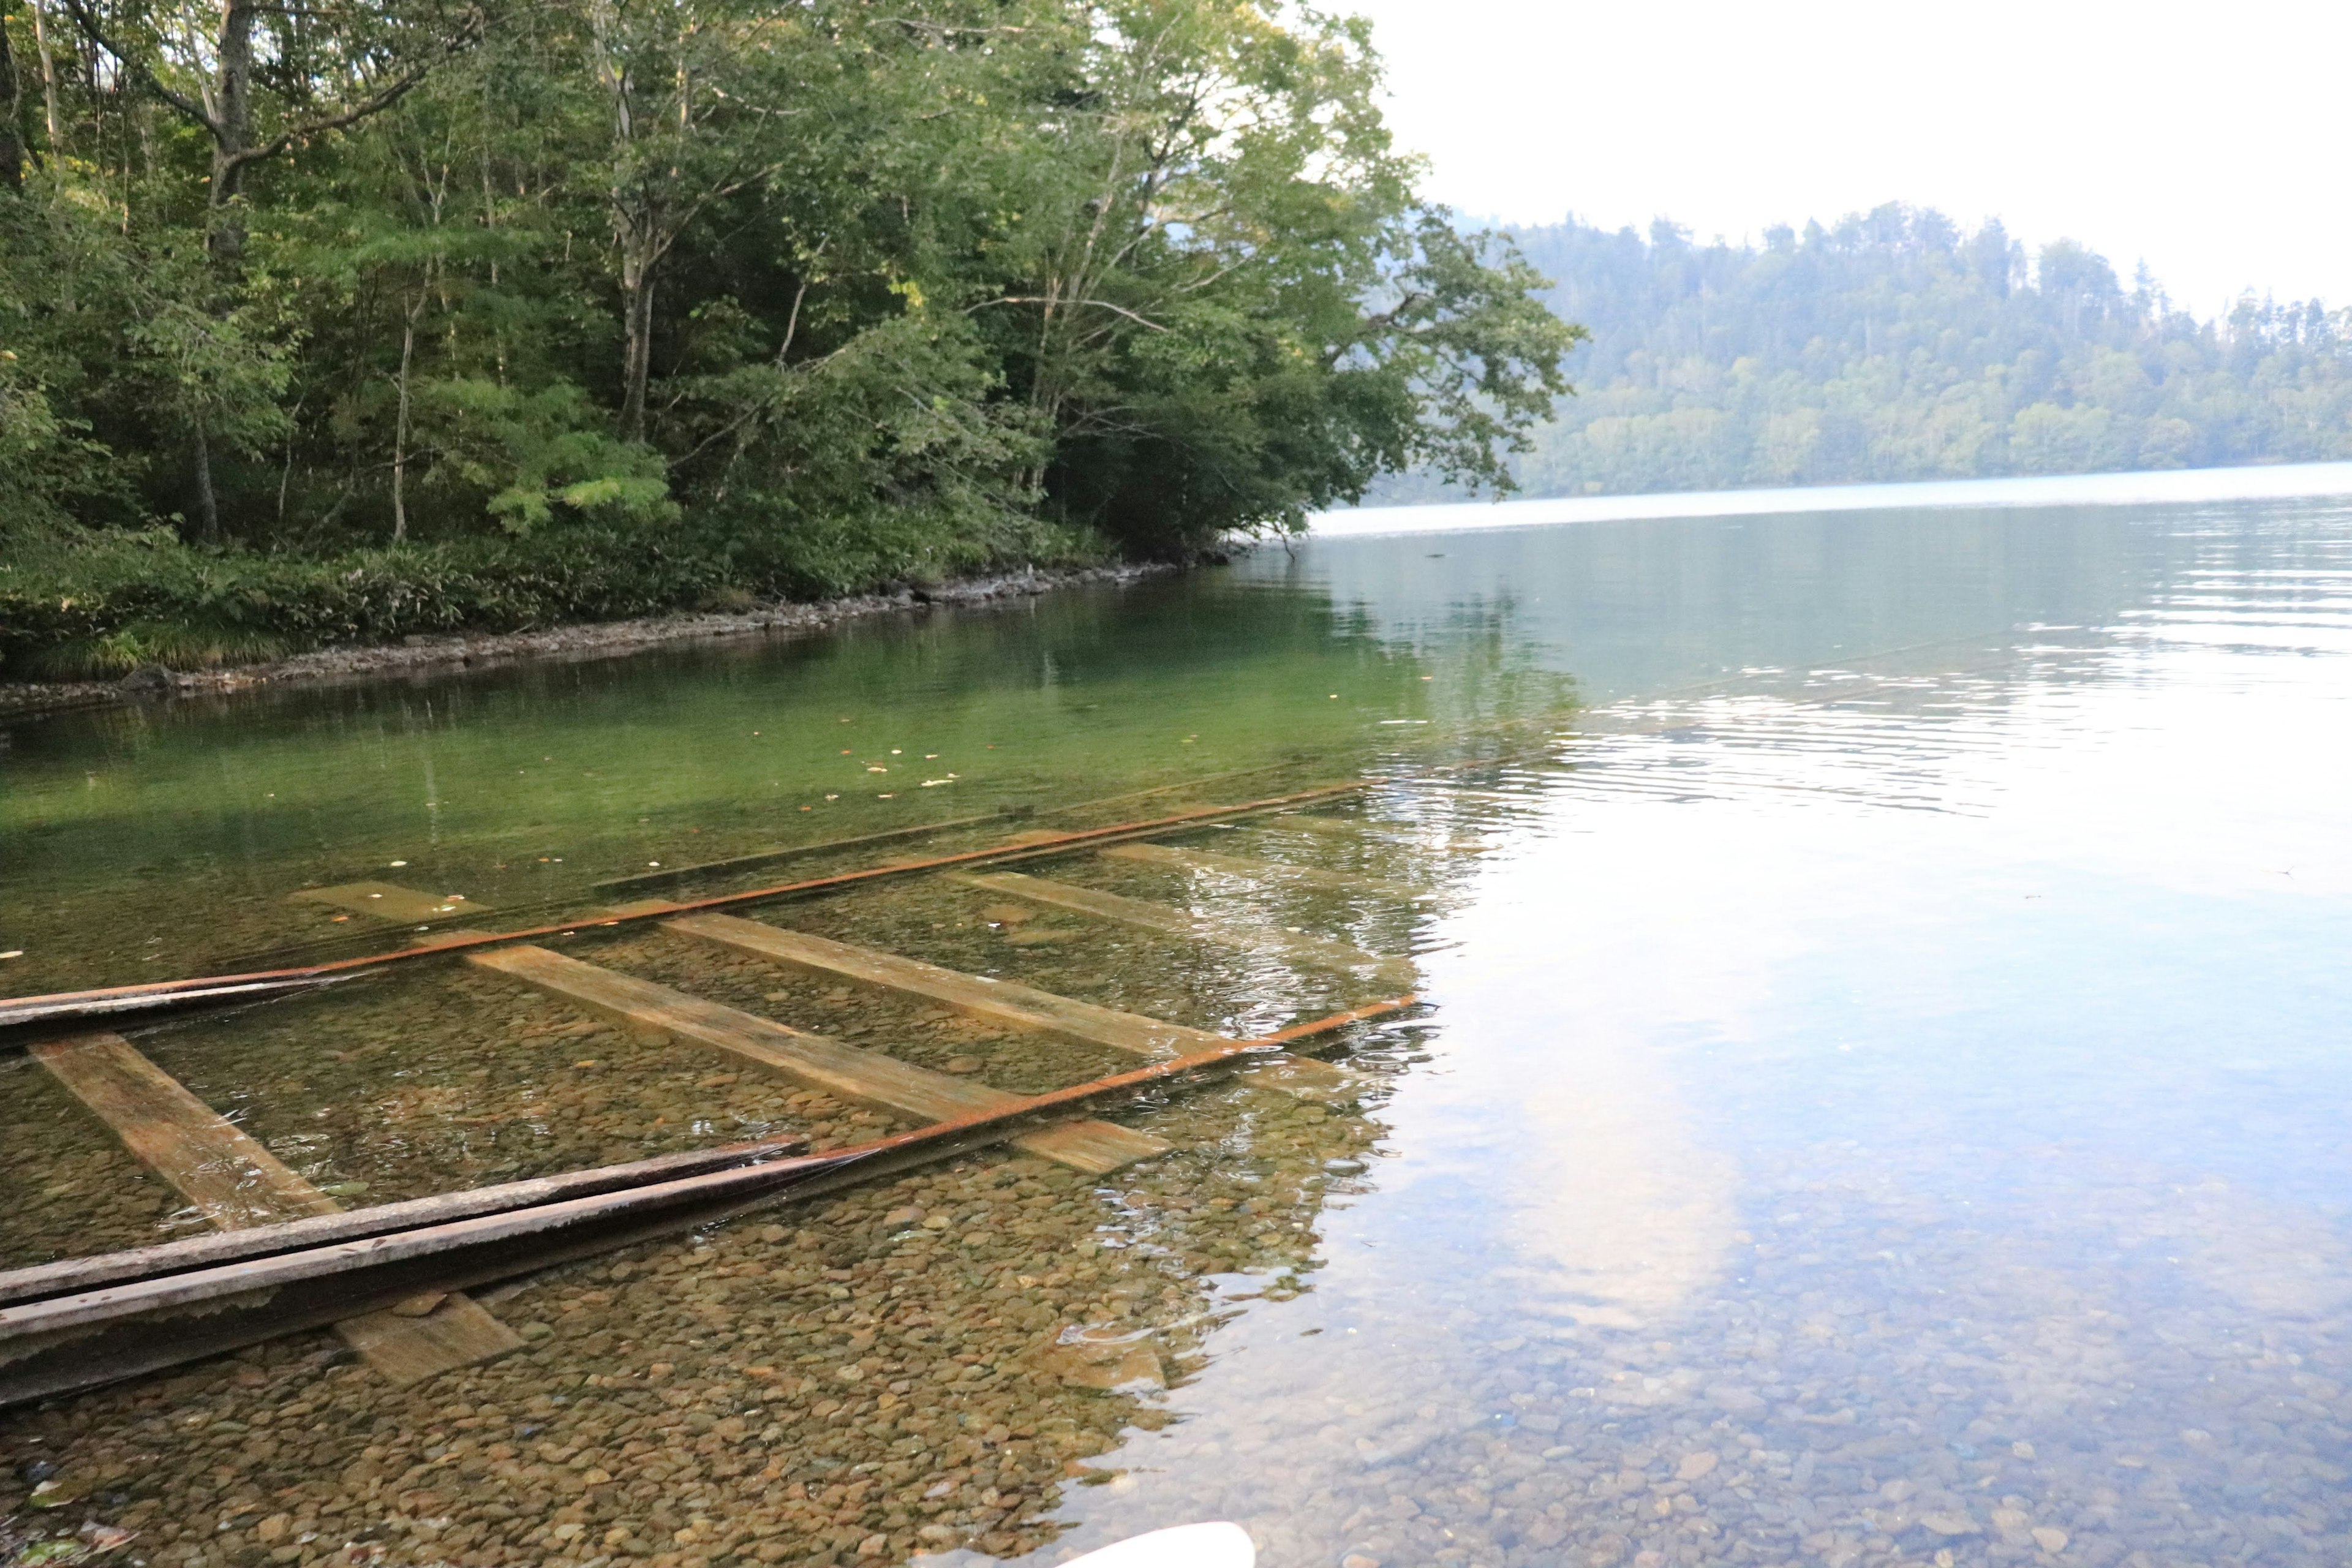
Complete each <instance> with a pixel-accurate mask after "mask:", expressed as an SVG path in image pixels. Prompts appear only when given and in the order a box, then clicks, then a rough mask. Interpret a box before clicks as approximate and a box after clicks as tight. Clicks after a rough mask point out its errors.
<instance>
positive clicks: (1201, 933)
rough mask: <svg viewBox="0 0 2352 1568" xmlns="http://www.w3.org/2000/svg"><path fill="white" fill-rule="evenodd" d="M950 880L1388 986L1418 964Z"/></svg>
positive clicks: (1094, 900)
mask: <svg viewBox="0 0 2352 1568" xmlns="http://www.w3.org/2000/svg"><path fill="white" fill-rule="evenodd" d="M950 876H951V877H952V879H954V880H955V881H958V882H961V883H964V884H965V885H966V886H968V887H974V888H985V889H988V890H989V891H990V892H992V893H1010V894H1012V895H1013V897H1015V898H1022V899H1027V900H1030V901H1031V902H1032V903H1039V904H1046V905H1050V906H1051V907H1053V908H1055V909H1061V910H1076V912H1077V913H1079V914H1085V915H1093V916H1095V917H1096V918H1097V919H1099V920H1107V921H1118V922H1119V923H1121V924H1122V925H1131V926H1140V927H1142V928H1143V929H1145V930H1146V931H1165V932H1166V933H1168V934H1169V935H1171V936H1181V937H1191V938H1192V939H1193V940H1194V941H1196V942H1213V943H1214V944H1216V945H1217V946H1219V947H1231V948H1238V949H1240V950H1241V951H1243V952H1266V953H1272V954H1274V955H1276V957H1279V958H1282V959H1286V960H1287V961H1288V962H1290V963H1297V964H1300V965H1302V966H1304V967H1307V968H1310V969H1328V970H1331V971H1334V972H1335V973H1340V974H1353V975H1357V976H1360V977H1361V978H1363V979H1368V980H1377V981H1379V982H1380V983H1381V984H1384V985H1400V986H1404V985H1411V984H1412V979H1413V974H1412V964H1411V963H1408V962H1406V961H1404V960H1402V959H1393V958H1380V957H1376V956H1375V955H1373V954H1371V953H1369V952H1364V951H1363V950H1362V949H1361V948H1355V947H1349V945H1348V944H1347V943H1345V942H1332V941H1330V940H1329V939H1328V938H1325V937H1319V936H1307V935H1306V934H1305V933H1303V932H1299V931H1273V930H1269V929H1267V928H1265V927H1264V926H1238V925H1235V924H1234V922H1233V921H1223V920H1218V921H1206V920H1202V919H1199V918H1198V917H1196V916H1194V915H1192V914H1190V913H1188V912H1187V911H1185V910H1179V909H1173V908H1171V907H1170V906H1169V905H1166V904H1154V903H1147V902H1145V901H1144V900H1141V899H1129V898H1124V897H1122V896H1120V895H1119V894H1118V893H1105V892H1098V891H1097V890H1096V889H1092V888H1077V887H1073V886H1071V885H1070V884H1069V883H1067V882H1055V881H1049V880H1047V879H1045V878H1043V877H1031V876H1027V875H1024V873H1022V872H1019V871H992V872H987V873H983V874H981V875H972V874H970V873H962V872H958V873H950Z"/></svg>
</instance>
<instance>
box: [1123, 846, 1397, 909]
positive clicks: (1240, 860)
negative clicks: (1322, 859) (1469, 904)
mask: <svg viewBox="0 0 2352 1568" xmlns="http://www.w3.org/2000/svg"><path fill="white" fill-rule="evenodd" d="M1102 854H1103V855H1104V856H1105V857H1107V858H1111V859H1118V860H1140V861H1143V862H1145V863H1146V864H1149V865H1153V866H1173V867H1176V868H1179V869H1180V870H1186V871H1217V872H1222V873H1223V874H1224V875H1226V876H1229V877H1246V878H1248V879H1251V880H1252V881H1257V882H1288V883H1291V884H1294V885H1296V886H1297V887H1301V888H1328V889H1330V890H1332V891H1333V892H1339V893H1377V894H1379V895H1380V896H1381V897H1382V898H1384V899H1402V900H1406V901H1407V902H1412V903H1419V902H1423V901H1426V900H1431V899H1434V898H1435V897H1437V895H1436V894H1435V893H1431V892H1424V891H1423V889H1419V888H1408V887H1406V886H1405V885H1404V884H1403V883H1402V882H1388V881H1383V880H1381V879H1380V878H1378V877H1360V876H1357V875H1356V874H1354V873H1353V872H1349V871H1326V870H1324V869H1323V868H1320V867H1318V866H1286V865H1284V864H1283V863H1281V862H1280V861H1278V860H1252V859H1247V858H1244V857H1242V856H1239V855H1219V854H1216V853H1214V852H1213V851H1210V850H1206V849H1177V848H1171V847H1170V846H1168V845H1165V844H1114V845H1112V846H1111V847H1109V848H1108V849H1105V850H1103V851H1102Z"/></svg>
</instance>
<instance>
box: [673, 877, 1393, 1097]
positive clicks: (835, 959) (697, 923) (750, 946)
mask: <svg viewBox="0 0 2352 1568" xmlns="http://www.w3.org/2000/svg"><path fill="white" fill-rule="evenodd" d="M662 929H663V930H664V931H676V932H677V933H678V934H680V935H681V936H690V937H697V938H699V939H700V940H702V941H704V942H717V943H718V944H719V946H721V947H726V948H730V949H732V950H733V951H735V952H748V953H750V954H751V955H752V956H754V957H756V958H763V959H767V960H769V961H770V962H772V963H780V964H782V965H784V966H785V967H786V968H789V969H797V970H799V971H801V972H803V973H808V974H817V975H823V976H824V977H825V978H827V979H832V980H847V981H850V982H852V983H854V984H860V985H871V986H875V987H877V988H878V989H880V990H884V991H894V992H897V993H898V994H901V995H907V996H919V997H921V998H923V999H924V1000H925V1001H927V1002H937V1003H940V1005H944V1006H949V1007H952V1008H954V1009H955V1010H956V1011H958V1012H960V1013H963V1014H967V1015H969V1016H972V1017H975V1018H985V1019H987V1020H988V1021H989V1022H991V1023H995V1024H1009V1025H1011V1026H1013V1027H1014V1028H1017V1029H1034V1030H1037V1031H1038V1032H1040V1033H1042V1034H1048V1035H1059V1036H1061V1037H1063V1038H1065V1039H1072V1040H1083V1041H1085V1042H1086V1043H1087V1044H1089V1045H1097V1046H1108V1047H1110V1048H1111V1049H1113V1050H1116V1051H1127V1052H1129V1053H1131V1054H1132V1055H1135V1056H1139V1057H1154V1058H1157V1057H1165V1056H1171V1055H1174V1054H1176V1053H1179V1052H1183V1051H1201V1050H1207V1049H1209V1048H1210V1047H1213V1046H1218V1045H1223V1044H1225V1043H1226V1039H1225V1037H1224V1036H1223V1035H1217V1034H1213V1033H1211V1032H1210V1031H1208V1030H1206V1029H1195V1028H1191V1027H1189V1026H1185V1025H1182V1024H1171V1023H1169V1022H1167V1021H1166V1020H1165V1019H1160V1018H1148V1017H1145V1016H1143V1015H1141V1014H1139V1013H1122V1012H1120V1011H1119V1010H1118V1009H1117V1008H1115V1007H1101V1006H1097V1005H1095V1004H1094V1003H1091V1002H1080V1001H1077V1000H1076V999H1074V998H1072V997H1068V996H1056V995H1055V994H1053V993H1052V992H1050V991H1039V990H1037V989H1035V988H1034V987H1032V986H1027V985H1023V984H1019V983H1018V982H1015V981H1011V980H995V979H991V978H990V977H988V976H986V975H980V974H965V973H961V971H958V970H953V969H942V968H940V966H939V965H938V964H935V963H923V962H922V961H921V960H919V959H913V958H901V957H899V956H898V954H896V953H889V952H874V951H872V950H871V949H868V948H863V947H852V946H850V945H849V944H848V943H847V942H833V941H829V940H827V939H826V938H824V937H821V936H811V935H809V934H808V933H807V932H805V931H787V930H785V929H784V928H782V927H781V926H772V925H768V924H765V923H763V922H761V921H747V920H744V919H742V918H741V917H740V916H738V915H688V916H686V917H685V918H683V919H680V920H674V921H664V922H663V923H662ZM1244 1076H1245V1077H1247V1078H1248V1079H1251V1081H1253V1082H1261V1081H1262V1083H1263V1085H1264V1086H1265V1087H1276V1088H1281V1089H1286V1090H1288V1091H1290V1092H1293V1093H1298V1094H1315V1095H1328V1094H1329V1093H1330V1092H1332V1091H1333V1090H1336V1089H1345V1088H1347V1087H1348V1086H1349V1085H1351V1084H1353V1083H1354V1082H1355V1075H1354V1074H1352V1073H1349V1072H1345V1071H1343V1070H1341V1069H1340V1068H1335V1067H1333V1066H1331V1065H1330V1064H1329V1063H1328V1062H1318V1061H1314V1060H1311V1059H1309V1058H1304V1057H1279V1058H1275V1059H1274V1060H1273V1061H1270V1062H1268V1063H1267V1064H1266V1066H1265V1067H1264V1068H1257V1069H1255V1070H1254V1071H1252V1072H1250V1073H1248V1074H1245V1075H1244Z"/></svg>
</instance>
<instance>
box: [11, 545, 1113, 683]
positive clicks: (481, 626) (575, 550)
mask: <svg viewBox="0 0 2352 1568" xmlns="http://www.w3.org/2000/svg"><path fill="white" fill-rule="evenodd" d="M999 544H1001V545H1002V546H1003V551H1002V552H1001V553H992V552H990V551H989V550H987V549H986V548H984V547H982V546H978V545H975V544H972V543H971V542H966V541H961V540H953V539H950V540H948V541H946V542H943V541H942V536H941V535H940V532H939V531H937V530H936V529H932V528H929V527H926V526H924V524H923V521H922V520H921V519H919V518H916V517H911V516H909V515H908V514H905V513H901V512H898V511H894V510H887V509H882V510H877V511H876V512H874V513H872V514H869V515H866V516H865V517H861V518H858V519H855V520H847V521H845V522H844V523H843V524H842V525H840V526H838V527H835V528H833V529H829V530H824V531H808V532H804V533H800V534H795V535H793V536H791V537H790V538H789V539H787V538H784V537H782V536H778V535H773V534H770V535H764V536H758V537H747V536H746V535H745V534H744V533H743V532H742V531H740V530H738V529H734V528H731V527H730V526H728V525H727V524H726V523H725V522H724V521H720V520H715V519H714V520H704V521H684V522H680V523H677V524H676V525H673V526H670V527H666V528H660V529H645V528H636V527H630V526H626V525H618V526H605V527H599V526H594V525H590V524H585V523H583V524H579V525H575V526H572V527H568V528H562V529H559V530H555V531H551V532H550V533H549V534H546V535H543V536H535V537H530V538H523V539H518V538H514V537H510V536H505V535H499V534H490V535H484V536H478V537H474V538H468V539H462V540H455V541H448V542H438V543H432V544H425V545H411V546H406V547H404V548H400V549H366V550H354V551H350V552H341V553H338V554H332V555H316V556H312V555H294V554H283V553H281V554H262V553H258V552H251V551H245V550H236V549H227V550H222V549H205V548H200V547H194V546H190V545H187V544H184V543H182V542H181V541H180V540H179V538H178V537H177V536H176V535H175V534H174V533H173V531H170V530H168V529H154V530H151V531H145V532H130V531H115V530H110V531H104V532H79V533H70V534H66V535H62V536H60V535H49V536H47V537H44V538H41V539H38V540H34V539H30V538H26V537H20V538H19V539H18V540H17V541H16V543H15V544H14V545H13V546H12V548H11V549H10V550H9V551H8V552H7V554H6V557H5V559H0V669H5V671H6V672H7V674H9V675H10V676H19V677H33V676H40V677H47V678H52V679H82V678H90V677H107V676H114V675H121V674H123V673H125V672H126V671H128V670H130V669H131V668H136V667H137V666H139V665H142V664H150V663H153V664H163V665H168V666H171V667H173V668H205V667H209V666H215V665H221V664H234V663H238V662H243V661H247V660H251V659H256V658H272V657H276V656H278V655H280V654H284V653H291V652H298V651H301V650H304V649H309V648H315V647H328V646H341V645H354V644H374V643H384V642H393V641H397V640H398V639H399V638H401V637H411V636H419V635H433V634H442V633H450V632H459V631H527V630H531V629H535V628H539V627H545V626H562V625H567V624H572V623H576V622H583V621H603V620H618V619H625V618H628V617H632V616H650V615H658V614H661V613H664V612H666V611H670V610H676V609H679V608H682V607H691V608H700V609H719V608H735V607H740V606H741V605H744V604H746V603H747V602H749V601H750V600H751V599H753V598H811V597H817V596H822V595H833V594H840V593H845V592H848V591H851V590H853V589H857V588H864V587H869V586H872V585H875V584H891V583H911V584H927V583H936V582H938V581H940V579H942V578H944V577H946V576H948V575H950V574H954V573H958V572H970V571H973V570H977V569H981V568H985V567H990V566H996V565H1003V564H1008V563H1013V562H1016V561H1017V562H1034V563H1044V564H1048V565H1075V564H1080V563H1087V562H1088V561H1090V560H1093V559H1096V558H1097V557H1096V556H1095V555H1094V554H1093V553H1092V549H1093V545H1094V542H1092V541H1090V540H1088V539H1086V538H1083V537H1080V536H1076V535H1072V534H1070V533H1067V532H1066V531H1055V530H1054V529H1052V528H1050V527H1048V526H1045V525H1038V524H1032V525H1030V526H1029V527H1028V528H1027V529H1025V530H1024V531H1021V532H1019V533H1017V534H1015V535H1013V536H1009V537H1007V538H1005V539H1003V540H1001V541H999Z"/></svg>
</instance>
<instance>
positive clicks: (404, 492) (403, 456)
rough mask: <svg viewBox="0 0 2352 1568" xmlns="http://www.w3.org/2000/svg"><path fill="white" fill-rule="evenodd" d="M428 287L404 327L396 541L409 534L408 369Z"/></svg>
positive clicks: (395, 455)
mask: <svg viewBox="0 0 2352 1568" xmlns="http://www.w3.org/2000/svg"><path fill="white" fill-rule="evenodd" d="M425 297H426V290H425V289H421V288H420V289H417V290H416V303H415V304H414V305H411V306H410V307H409V308H408V320H407V321H404V322H403V323H402V325H401V329H400V413H399V415H398V416H397V417H395V418H394V421H393V426H392V542H394V544H398V543H399V542H402V541H403V540H404V539H406V538H407V537H408V384H409V381H408V369H409V366H410V365H411V364H413V363H415V359H416V318H417V317H418V316H419V315H420V314H422V313H423V311H424V310H425Z"/></svg>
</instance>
